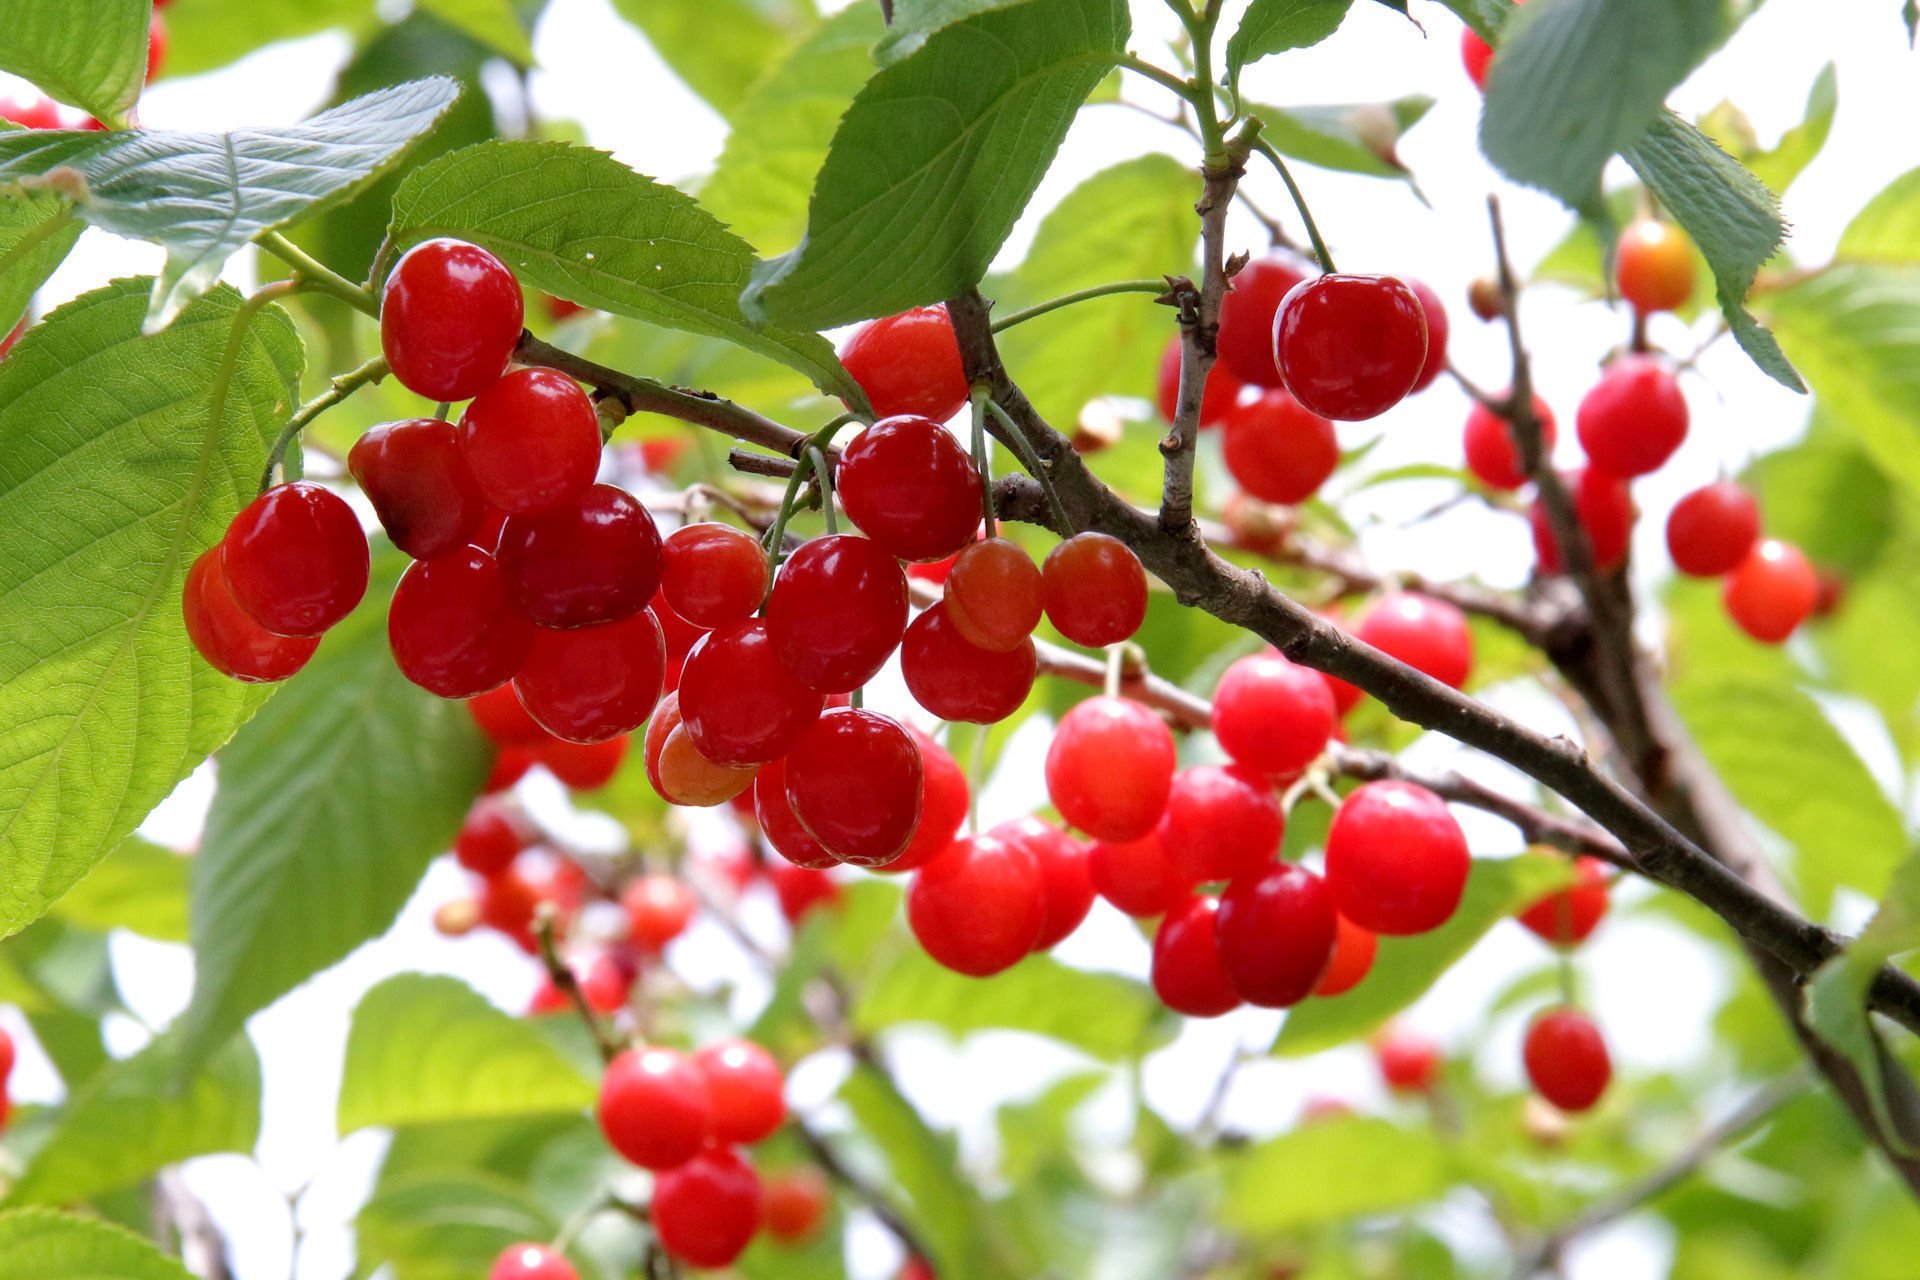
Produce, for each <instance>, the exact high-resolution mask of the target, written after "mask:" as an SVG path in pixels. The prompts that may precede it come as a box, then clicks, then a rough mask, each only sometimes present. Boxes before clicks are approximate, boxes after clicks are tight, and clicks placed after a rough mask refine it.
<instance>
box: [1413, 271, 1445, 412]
mask: <svg viewBox="0 0 1920 1280" xmlns="http://www.w3.org/2000/svg"><path fill="white" fill-rule="evenodd" d="M1407 288H1409V289H1411V290H1413V296H1414V297H1416V298H1418V299H1420V312H1421V314H1422V315H1424V316H1425V317H1426V319H1427V362H1426V363H1425V364H1423V365H1421V366H1420V376H1419V377H1417V378H1415V379H1414V380H1413V391H1410V392H1408V393H1407V394H1409V395H1413V394H1415V393H1417V392H1421V391H1425V390H1426V389H1427V388H1428V387H1430V386H1432V385H1433V380H1434V379H1435V378H1438V377H1439V376H1440V371H1441V370H1442V369H1444V368H1446V367H1447V331H1448V329H1449V327H1450V326H1449V324H1448V322H1447V307H1446V304H1445V303H1443V302H1441V301H1440V295H1439V294H1437V293H1435V292H1434V291H1433V290H1432V289H1431V288H1429V287H1428V286H1427V285H1426V284H1425V283H1423V282H1422V281H1419V280H1411V279H1410V280H1408V281H1407Z"/></svg>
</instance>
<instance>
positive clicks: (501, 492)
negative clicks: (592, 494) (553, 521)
mask: <svg viewBox="0 0 1920 1280" xmlns="http://www.w3.org/2000/svg"><path fill="white" fill-rule="evenodd" d="M460 452H461V454H462V455H464V456H465V458H466V460H467V466H469V467H470V468H472V469H473V478H474V479H475V480H476V481H477V482H478V483H479V485H480V492H482V493H484V494H485V495H486V496H487V501H488V502H491V503H492V504H493V505H494V506H496V507H498V508H500V510H502V511H504V512H506V513H507V514H508V515H510V516H522V515H533V514H535V513H537V512H541V511H551V510H552V509H554V508H555V507H558V506H561V505H563V504H565V503H568V502H571V501H573V500H574V499H576V498H578V497H579V496H580V495H581V494H583V493H585V492H586V491H587V486H588V485H590V484H592V483H593V475H594V472H595V471H597V470H599V468H600V420H599V419H598V418H597V417H595V416H594V412H593V401H591V400H589V399H588V398H587V393H586V392H584V391H582V390H581V389H580V384H579V383H577V382H575V381H574V380H573V379H572V378H569V377H567V376H566V375H565V374H563V373H555V372H554V371H553V370H551V369H516V370H514V371H513V372H512V373H510V374H508V375H507V376H506V377H504V378H501V379H500V380H499V381H498V382H496V383H494V384H493V385H492V386H490V387H488V388H487V389H486V390H485V391H482V392H481V393H480V394H479V395H478V396H477V397H476V398H475V399H474V401H473V403H472V404H470V405H468V406H467V411H466V412H465V413H463V414H461V415H460Z"/></svg>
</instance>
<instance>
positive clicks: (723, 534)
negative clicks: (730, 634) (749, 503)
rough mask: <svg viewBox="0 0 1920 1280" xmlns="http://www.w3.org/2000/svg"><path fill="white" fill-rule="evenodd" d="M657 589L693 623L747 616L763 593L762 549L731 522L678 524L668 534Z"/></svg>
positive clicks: (714, 624) (710, 624)
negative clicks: (679, 525)
mask: <svg viewBox="0 0 1920 1280" xmlns="http://www.w3.org/2000/svg"><path fill="white" fill-rule="evenodd" d="M660 594H661V595H663V596H665V597H666V599H667V604H668V605H670V606H671V607H672V609H673V611H674V612H675V613H677V614H679V615H680V616H681V617H682V618H685V619H686V620H687V621H688V622H691V623H692V624H693V625H694V626H696V627H706V628H709V629H710V628H713V627H719V626H725V625H726V624H727V623H729V622H738V621H740V619H742V618H747V617H751V616H752V615H753V611H754V610H755V609H758V608H759V607H760V602H761V601H762V600H764V599H765V598H766V595H767V553H766V550H765V549H764V548H763V547H761V545H760V540H759V539H758V538H755V537H754V536H753V535H752V534H750V533H745V532H743V531H742V530H739V529H736V528H734V527H733V526H732V525H725V524H717V523H714V522H712V521H704V522H702V523H699V524H689V525H682V526H681V527H680V528H678V529H675V530H674V531H673V532H672V533H670V534H668V535H667V541H666V546H665V548H664V550H663V553H662V571H661V576H660Z"/></svg>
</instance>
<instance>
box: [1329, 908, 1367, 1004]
mask: <svg viewBox="0 0 1920 1280" xmlns="http://www.w3.org/2000/svg"><path fill="white" fill-rule="evenodd" d="M1334 924H1335V926H1336V932H1335V933H1334V936H1333V959H1331V960H1329V961H1328V962H1327V971H1326V972H1325V973H1323V974H1321V975H1320V981H1319V982H1318V983H1316V984H1315V985H1314V988H1313V994H1315V995H1317V996H1338V995H1345V994H1346V993H1347V992H1349V991H1351V990H1353V989H1354V988H1355V987H1357V986H1359V985H1360V980H1361V979H1362V978H1364V977H1366V976H1367V973H1368V971H1369V970H1371V969H1372V968H1373V957H1374V955H1375V954H1376V953H1377V952H1378V951H1379V950H1380V939H1379V938H1377V937H1375V936H1374V935H1373V934H1371V933H1369V932H1367V931H1366V930H1365V929H1362V928H1361V927H1360V926H1359V925H1357V924H1355V923H1353V921H1351V920H1349V919H1347V918H1346V917H1345V916H1343V915H1337V914H1336V916H1335V917H1334Z"/></svg>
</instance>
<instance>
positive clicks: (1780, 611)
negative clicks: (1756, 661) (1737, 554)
mask: <svg viewBox="0 0 1920 1280" xmlns="http://www.w3.org/2000/svg"><path fill="white" fill-rule="evenodd" d="M1721 600H1722V601H1723V602H1724V603H1725V604H1726V607H1727V614H1728V616H1729V617H1731V618H1732V619H1733V620H1734V622H1735V623H1736V624H1738V626H1739V627H1740V629H1741V630H1742V631H1744V632H1746V633H1747V634H1748V635H1750V636H1752V637H1753V638H1754V639H1755V640H1759V641H1762V642H1764V643H1766V644H1779V643H1780V642H1781V641H1783V640H1785V639H1786V638H1787V637H1788V636H1790V635H1792V634H1793V633H1794V630H1795V629H1796V628H1797V627H1799V625H1800V624H1801V623H1803V622H1805V621H1806V620H1807V619H1808V618H1809V617H1811V616H1812V615H1813V609H1814V606H1815V605H1816V604H1818V603H1819V601H1820V577H1819V575H1818V574H1817V573H1815V572H1814V569H1813V565H1812V564H1810V563H1809V562H1808V560H1807V557H1806V555H1805V554H1804V553H1803V552H1802V551H1801V550H1800V548H1798V547H1796V546H1794V545H1793V544H1792V543H1791V542H1781V541H1780V540H1779V539H1777V538H1764V539H1762V540H1761V541H1760V542H1758V543H1756V544H1754V548H1753V550H1752V551H1750V552H1748V553H1747V558H1746V559H1745V560H1742V561H1741V562H1740V565H1739V567H1738V568H1736V569H1735V570H1734V571H1733V572H1732V573H1730V574H1728V575H1727V577H1726V584H1725V586H1724V587H1723V588H1722V590H1721Z"/></svg>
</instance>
